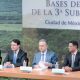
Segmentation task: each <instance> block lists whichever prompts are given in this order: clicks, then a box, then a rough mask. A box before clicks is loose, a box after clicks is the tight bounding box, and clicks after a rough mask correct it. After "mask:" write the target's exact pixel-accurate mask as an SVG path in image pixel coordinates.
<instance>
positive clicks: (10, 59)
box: [3, 39, 28, 67]
mask: <svg viewBox="0 0 80 80" xmlns="http://www.w3.org/2000/svg"><path fill="white" fill-rule="evenodd" d="M24 60H25V61H27V60H28V58H27V53H26V52H24V51H23V50H22V49H21V48H20V41H19V40H18V39H13V40H12V42H11V50H10V51H9V52H8V54H7V56H6V57H5V59H4V61H3V63H4V66H6V67H10V66H12V65H13V66H15V67H19V66H22V65H23V61H24ZM27 62H28V61H27ZM27 64H28V63H27Z"/></svg>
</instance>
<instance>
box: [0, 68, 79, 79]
mask: <svg viewBox="0 0 80 80" xmlns="http://www.w3.org/2000/svg"><path fill="white" fill-rule="evenodd" d="M0 77H9V78H28V79H37V80H80V71H76V72H68V73H65V74H54V73H52V72H51V70H49V69H48V70H43V71H39V70H36V69H33V70H32V72H29V73H28V72H23V71H21V70H20V68H19V67H18V68H5V69H3V70H0Z"/></svg>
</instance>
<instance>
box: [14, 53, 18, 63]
mask: <svg viewBox="0 0 80 80" xmlns="http://www.w3.org/2000/svg"><path fill="white" fill-rule="evenodd" d="M16 59H17V55H16V53H14V56H13V63H14V64H16Z"/></svg>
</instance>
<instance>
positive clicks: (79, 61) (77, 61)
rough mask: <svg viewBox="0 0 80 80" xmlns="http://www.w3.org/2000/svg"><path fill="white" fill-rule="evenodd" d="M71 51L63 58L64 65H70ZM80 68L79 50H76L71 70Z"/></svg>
mask: <svg viewBox="0 0 80 80" xmlns="http://www.w3.org/2000/svg"><path fill="white" fill-rule="evenodd" d="M71 56H72V55H71V53H69V54H68V55H66V57H65V59H64V66H69V67H71V62H72V61H71ZM78 70H80V52H77V54H76V57H75V62H74V67H72V71H78Z"/></svg>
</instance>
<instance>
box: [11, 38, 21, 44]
mask: <svg viewBox="0 0 80 80" xmlns="http://www.w3.org/2000/svg"><path fill="white" fill-rule="evenodd" d="M12 41H13V42H14V43H17V45H20V44H21V43H20V40H18V39H13V40H12Z"/></svg>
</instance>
